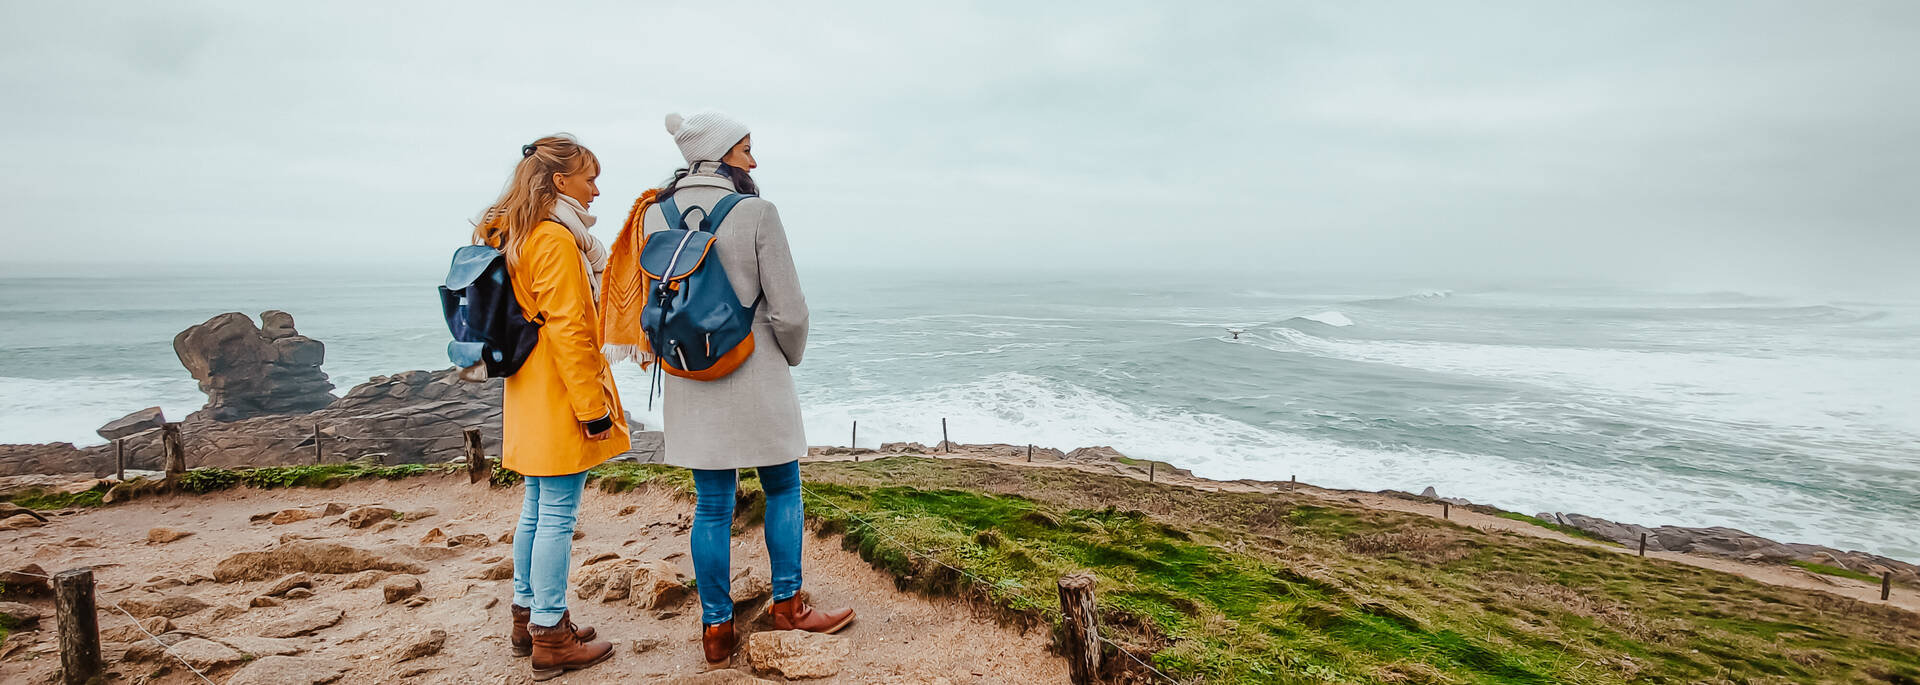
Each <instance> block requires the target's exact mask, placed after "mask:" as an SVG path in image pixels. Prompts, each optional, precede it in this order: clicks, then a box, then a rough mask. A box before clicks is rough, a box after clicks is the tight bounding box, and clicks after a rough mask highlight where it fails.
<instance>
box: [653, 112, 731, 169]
mask: <svg viewBox="0 0 1920 685" xmlns="http://www.w3.org/2000/svg"><path fill="white" fill-rule="evenodd" d="M667 132H668V133H671V134H673V142H674V144H675V145H679V146H680V156H681V157H685V158H686V159H687V164H693V163H695V162H717V161H720V158H721V157H725V156H727V151H728V150H732V149H733V146H734V145H735V144H736V143H739V142H740V139H742V138H745V137H747V134H748V133H752V131H748V130H747V125H746V124H742V123H740V122H739V121H736V120H735V119H734V118H733V117H730V116H727V115H726V114H723V113H721V112H714V111H706V112H698V113H695V114H694V115H693V116H690V117H682V116H680V113H679V112H674V113H672V114H668V115H667Z"/></svg>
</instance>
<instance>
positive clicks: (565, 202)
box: [551, 195, 608, 300]
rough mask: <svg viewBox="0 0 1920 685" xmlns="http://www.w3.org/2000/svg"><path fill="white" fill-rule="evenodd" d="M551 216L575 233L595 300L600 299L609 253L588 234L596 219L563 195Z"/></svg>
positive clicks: (603, 244) (576, 201)
mask: <svg viewBox="0 0 1920 685" xmlns="http://www.w3.org/2000/svg"><path fill="white" fill-rule="evenodd" d="M551 216H552V217H553V220H554V221H558V222H560V225H562V226H565V227H567V230H568V231H571V232H573V241H574V243H576V244H578V245H579V246H580V261H581V263H583V264H586V266H587V281H588V283H589V284H590V285H591V286H592V287H593V299H595V300H598V299H600V276H601V274H604V273H606V271H607V254H608V252H607V246H606V244H605V243H602V242H600V239H599V238H595V237H593V234H592V233H588V232H587V229H589V228H593V222H594V221H596V219H594V216H593V215H592V214H588V213H587V208H586V207H585V206H583V205H581V204H580V201H579V200H575V199H573V198H571V197H568V196H566V195H561V196H560V199H559V200H558V201H556V202H554V203H553V213H552V215H551Z"/></svg>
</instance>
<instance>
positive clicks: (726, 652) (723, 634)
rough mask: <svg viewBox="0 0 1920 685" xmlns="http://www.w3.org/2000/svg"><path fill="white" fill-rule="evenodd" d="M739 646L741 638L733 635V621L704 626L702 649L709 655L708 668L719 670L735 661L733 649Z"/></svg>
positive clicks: (701, 635)
mask: <svg viewBox="0 0 1920 685" xmlns="http://www.w3.org/2000/svg"><path fill="white" fill-rule="evenodd" d="M738 645H739V638H738V637H736V636H734V634H733V621H727V622H725V623H715V624H713V625H707V626H702V627H701V630H700V649H701V650H702V651H705V652H706V653H707V667H708V668H719V667H721V666H725V665H726V664H727V662H729V661H732V660H733V649H734V647H736V646H738Z"/></svg>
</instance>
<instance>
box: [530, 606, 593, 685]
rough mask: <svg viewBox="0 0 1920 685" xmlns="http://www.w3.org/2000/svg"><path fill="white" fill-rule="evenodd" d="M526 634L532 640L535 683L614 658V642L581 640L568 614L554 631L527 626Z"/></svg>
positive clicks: (539, 626) (561, 618) (532, 625)
mask: <svg viewBox="0 0 1920 685" xmlns="http://www.w3.org/2000/svg"><path fill="white" fill-rule="evenodd" d="M527 633H528V635H529V636H531V637H532V638H533V679H534V680H548V679H552V678H557V677H559V676H560V675H561V674H563V673H566V672H567V671H572V670H576V669H582V668H586V667H588V666H592V665H594V664H597V663H600V662H602V661H606V660H607V658H608V657H611V656H613V643H611V642H607V641H605V640H596V641H592V642H588V641H584V640H581V639H580V635H579V634H578V633H576V632H575V631H574V628H573V625H572V623H571V622H569V621H568V620H567V616H565V615H562V616H561V617H560V623H559V624H557V625H555V626H553V627H551V628H549V627H546V626H541V625H534V624H528V625H527Z"/></svg>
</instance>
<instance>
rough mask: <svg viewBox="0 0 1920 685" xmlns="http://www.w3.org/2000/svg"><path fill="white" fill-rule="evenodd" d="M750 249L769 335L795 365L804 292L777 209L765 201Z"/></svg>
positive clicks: (803, 344) (802, 337) (802, 335)
mask: <svg viewBox="0 0 1920 685" xmlns="http://www.w3.org/2000/svg"><path fill="white" fill-rule="evenodd" d="M754 252H755V254H756V255H757V256H758V259H759V262H760V264H759V265H760V292H761V294H762V295H764V296H765V297H766V301H765V302H763V303H761V305H760V306H762V307H765V308H766V309H767V319H768V320H769V321H771V322H772V323H773V338H774V341H775V342H778V343H779V344H780V352H781V354H784V355H786V357H787V365H788V366H799V365H800V357H801V356H802V355H804V354H806V351H807V317H808V314H807V296H806V294H804V293H802V292H800V274H799V273H798V272H796V271H795V270H794V268H793V252H792V250H790V249H789V248H788V247H787V229H786V228H785V227H783V226H781V225H780V210H779V209H777V208H775V207H774V206H773V205H772V204H771V203H769V204H768V205H767V215H766V218H765V219H763V220H762V221H761V222H760V232H759V234H758V235H756V236H755V237H754Z"/></svg>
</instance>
